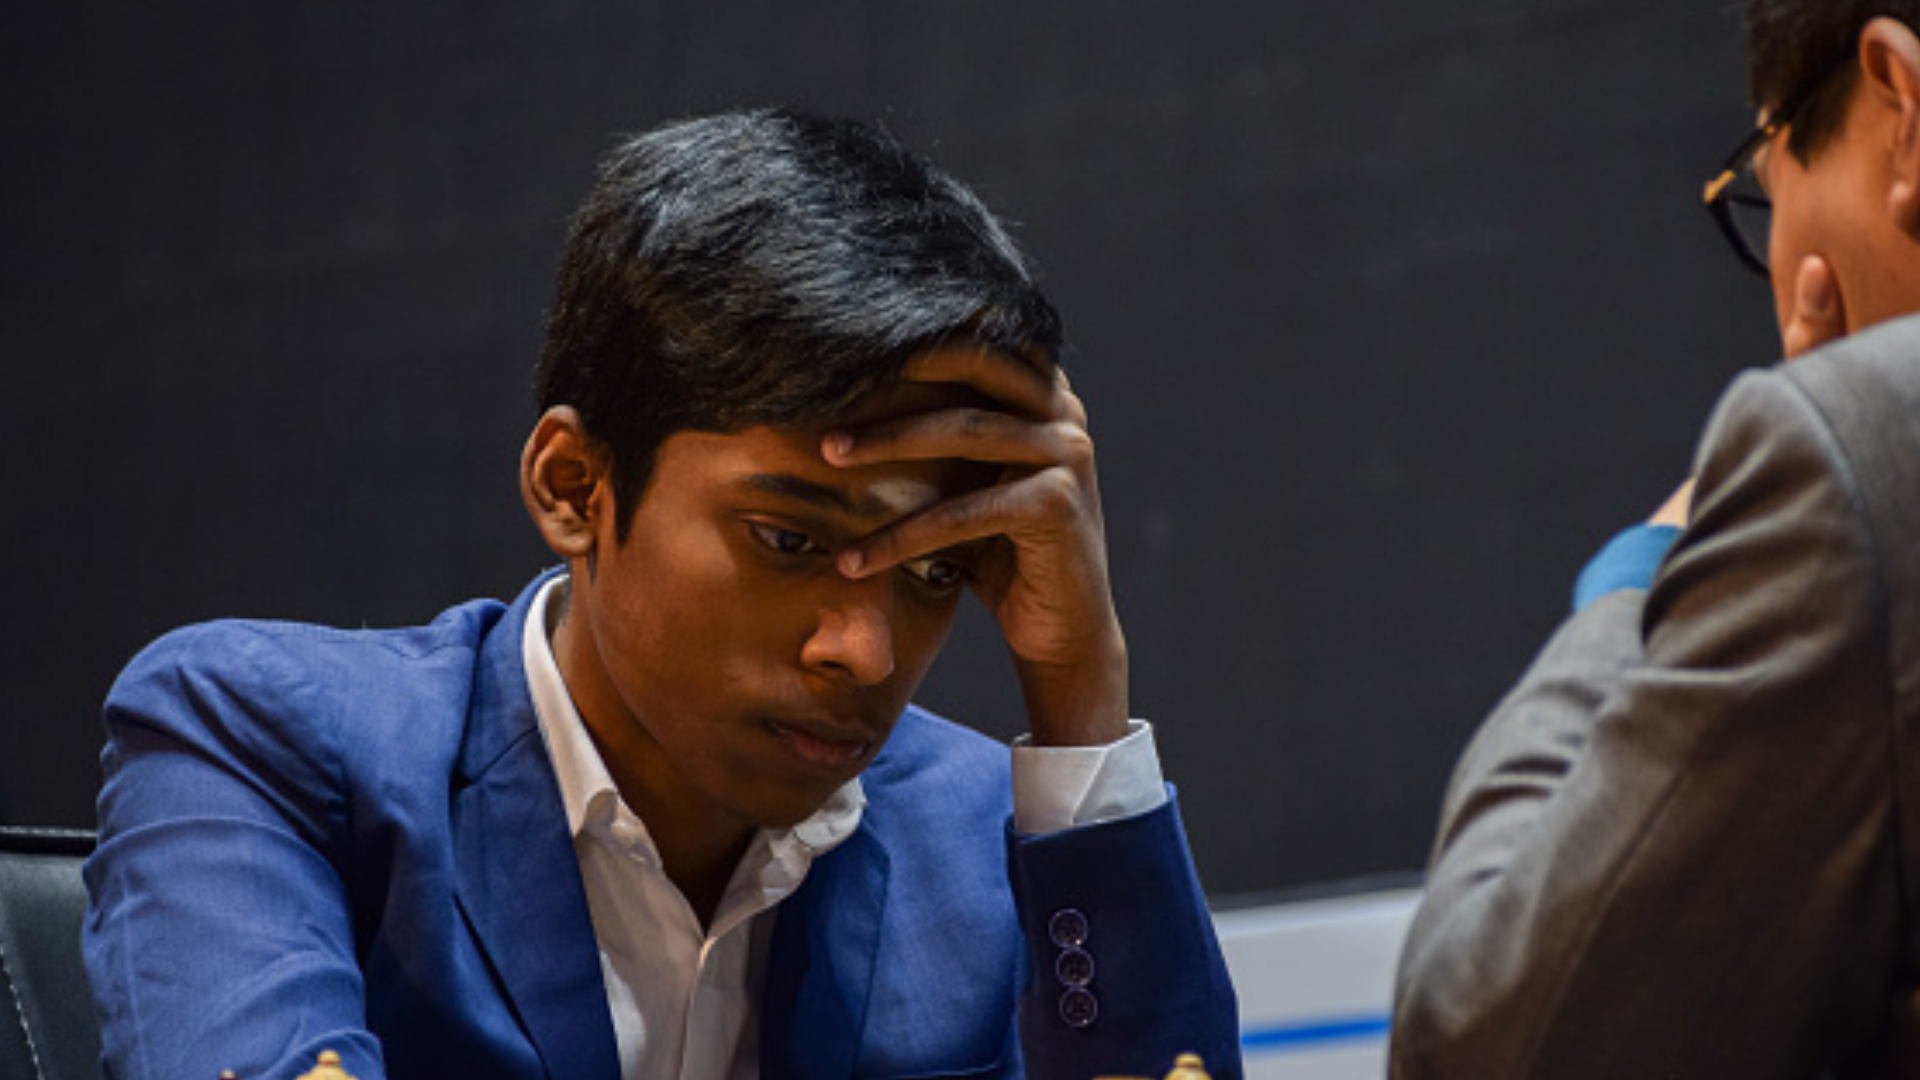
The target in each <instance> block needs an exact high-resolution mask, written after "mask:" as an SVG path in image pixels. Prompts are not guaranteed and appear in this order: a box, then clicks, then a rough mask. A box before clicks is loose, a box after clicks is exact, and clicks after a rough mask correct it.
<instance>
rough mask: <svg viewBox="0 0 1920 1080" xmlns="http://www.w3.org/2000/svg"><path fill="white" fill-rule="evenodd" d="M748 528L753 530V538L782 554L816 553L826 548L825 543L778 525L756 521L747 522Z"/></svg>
mask: <svg viewBox="0 0 1920 1080" xmlns="http://www.w3.org/2000/svg"><path fill="white" fill-rule="evenodd" d="M748 528H750V529H751V530H752V531H753V538H754V539H756V540H758V541H760V543H761V544H762V545H764V546H766V547H767V548H769V549H771V550H773V551H777V552H779V553H780V554H782V555H817V554H819V553H821V552H824V551H826V550H827V548H826V545H824V544H822V543H820V542H819V541H818V540H815V539H814V538H813V537H811V536H808V535H807V534H806V533H803V532H795V531H794V530H792V529H783V528H781V527H780V526H778V525H768V524H766V523H765V522H759V521H756V522H751V523H749V524H748Z"/></svg>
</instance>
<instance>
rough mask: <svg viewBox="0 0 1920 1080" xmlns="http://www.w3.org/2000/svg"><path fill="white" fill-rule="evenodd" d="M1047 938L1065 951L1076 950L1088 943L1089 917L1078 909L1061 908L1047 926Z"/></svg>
mask: <svg viewBox="0 0 1920 1080" xmlns="http://www.w3.org/2000/svg"><path fill="white" fill-rule="evenodd" d="M1047 936H1048V937H1051V938H1052V939H1053V943H1054V944H1055V945H1058V946H1060V947H1061V948H1063V949H1075V948H1079V947H1080V946H1082V945H1085V944H1086V943H1087V917H1086V916H1085V915H1083V914H1081V913H1080V911H1079V910H1078V909H1076V908H1061V909H1060V910H1059V911H1056V912H1054V913H1053V921H1052V922H1049V923H1048V924H1047Z"/></svg>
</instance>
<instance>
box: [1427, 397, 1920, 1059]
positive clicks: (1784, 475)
mask: <svg viewBox="0 0 1920 1080" xmlns="http://www.w3.org/2000/svg"><path fill="white" fill-rule="evenodd" d="M1699 476H1700V481H1699V488H1698V494H1697V497H1696V503H1695V513H1694V518H1693V522H1692V523H1691V524H1690V525H1689V527H1688V529H1687V530H1686V531H1685V533H1684V534H1683V535H1682V537H1681V538H1680V540H1679V542H1678V543H1677V545H1676V547H1675V549H1674V551H1673V553H1672V555H1671V557H1670V558H1669V560H1668V562H1667V563H1666V565H1665V567H1664V568H1663V570H1662V572H1661V574H1660V576H1659V578H1658V579H1657V580H1656V582H1655V583H1654V586H1653V588H1652V590H1651V592H1641V591H1627V592H1615V593H1612V594H1610V595H1608V596H1605V597H1603V598H1601V599H1599V600H1598V601H1596V602H1594V603H1593V604H1592V605H1590V606H1589V607H1587V608H1586V609H1584V610H1583V611H1581V612H1580V613H1579V614H1578V615H1576V616H1575V617H1574V618H1573V619H1571V620H1570V621H1569V622H1568V623H1567V624H1566V625H1564V626H1563V627H1562V628H1561V630H1560V631H1559V632H1558V633H1557V634H1556V635H1555V637H1554V638H1553V639H1552V641H1550V642H1549V644H1548V645H1547V646H1546V648H1545V650H1544V651H1543V652H1542V653H1541V655H1540V656H1539V657H1538V659H1537V660H1536V661H1535V662H1534V664H1533V666H1532V667H1531V669H1530V670H1529V671H1528V672H1527V674H1526V675H1525V676H1524V677H1523V678H1522V679H1521V681H1520V683H1519V684H1518V685H1517V686H1516V688H1515V689H1514V690H1513V691H1512V692H1511V693H1510V694H1509V695H1508V696H1507V698H1506V699H1505V700H1504V701H1503V702H1501V704H1500V705H1499V706H1498V707H1497V709H1496V710H1495V712H1494V713H1493V715H1492V716H1491V717H1490V718H1489V719H1488V720H1487V722H1486V724H1485V725H1484V726H1483V727H1482V729H1481V730H1480V732H1479V733H1478V735H1477V736H1476V737H1475V739H1474V740H1473V742H1472V744H1471V745H1470V747H1469V748H1468V750H1467V752H1466V754H1465V755H1464V757H1463V759H1462V760H1461V762H1460V764H1459V767H1458V769H1457V771H1456V773H1455V776H1454V779H1453V782H1452V784H1451V786H1450V788H1449V791H1448V794H1447V798H1446V802H1445V806H1444V809H1443V815H1442V821H1441V827H1440V835H1439V839H1438V842H1437V847H1436V851H1435V855H1434V860H1433V863H1432V866H1431V868H1430V874H1429V880H1428V887H1427V894H1426V897H1425V899H1424V901H1423V904H1422V906H1421V909H1420V911H1419V913H1418V915H1417V916H1416V918H1415V921H1414V924H1413V926H1412V929H1411V931H1410V934H1409V937H1408V941H1407V944H1406V947H1405V950H1404V952H1403V954H1402V959H1401V967H1400V973H1399V985H1398V988H1397V1008H1396V1019H1395V1031H1394V1035H1393V1046H1392V1069H1393V1074H1394V1075H1395V1076H1396V1077H1401V1078H1408V1080H1416V1078H1454V1077H1458V1078H1466V1077H1474V1078H1479V1077H1488V1076H1500V1077H1554V1078H1556V1080H1578V1078H1582V1077H1622V1076H1636V1077H1637V1076H1743V1077H1783V1078H1784V1077H1793V1078H1799V1077H1805V1076H1808V1075H1811V1074H1812V1073H1813V1072H1815V1071H1816V1070H1817V1068H1818V1067H1819V1066H1820V1065H1821V1064H1822V1063H1823V1059H1824V1058H1825V1057H1826V1055H1828V1054H1829V1053H1832V1052H1833V1051H1834V1049H1835V1048H1846V1047H1850V1046H1857V1045H1859V1044H1860V1043H1861V1042H1862V1041H1863V1040H1865V1039H1867V1038H1868V1037H1869V1036H1870V1035H1871V1033H1872V1032H1873V1030H1874V1028H1875V1027H1876V1026H1877V1024H1878V1021H1879V1012H1880V1009H1881V1003H1882V1001H1883V999H1884V995H1885V992H1886V991H1885V988H1886V986H1887V985H1888V982H1889V979H1890V972H1889V968H1890V966H1891V965H1892V963H1893V962H1894V957H1895V956H1896V955H1897V945H1896V943H1897V940H1898V938H1897V935H1898V933H1899V923H1900V919H1899V911H1898V899H1897V896H1898V892H1897V883H1896V868H1895V861H1896V860H1895V852H1894V850H1893V849H1892V846H1891V840H1890V833H1891V829H1890V824H1891V817H1892V815H1893V813H1894V807H1893V806H1892V803H1891V799H1892V796H1891V792H1890V785H1889V777H1890V769H1891V765H1890V763H1889V756H1890V752H1891V746H1890V743H1889V739H1890V732H1889V723H1888V717H1889V708H1890V693H1891V690H1890V682H1889V679H1890V676H1889V665H1888V661H1887V655H1888V654H1887V649H1886V645H1885V641H1884V632H1885V631H1884V621H1883V619H1882V618H1881V617H1880V611H1881V608H1880V606H1879V605H1878V603H1877V599H1876V598H1877V597H1878V596H1879V595H1880V591H1879V590H1880V585H1879V581H1878V571H1877V569H1876V566H1877V564H1878V558H1879V557H1878V554H1877V553H1876V551H1875V550H1874V548H1873V543H1872V541H1871V539H1870V538H1869V532H1868V529H1867V526H1866V524H1865V522H1864V521H1863V519H1862V517H1861V507H1860V502H1861V500H1860V499H1859V497H1858V493H1857V491H1856V490H1855V486H1854V482H1853V478H1852V476H1851V473H1850V471H1849V466H1848V463H1847V460H1846V458H1845V455H1844V454H1843V453H1842V452H1841V451H1840V448H1839V444H1838V442H1837V441H1836V440H1835V438H1834V436H1833V433H1832V431H1831V430H1830V429H1829V428H1828V426H1827V425H1826V423H1825V422H1824V420H1823V418H1822V416H1821V415H1820V413H1819V410H1817V409H1816V408H1815V407H1814V406H1813V405H1812V403H1811V402H1810V401H1809V399H1808V398H1807V397H1806V396H1805V394H1804V393H1803V392H1802V391H1801V389H1800V388H1799V387H1798V386H1797V385H1795V383H1794V381H1793V380H1792V379H1790V378H1788V377H1787V376H1786V375H1784V374H1783V373H1781V372H1771V373H1763V374H1754V375H1749V376H1746V377H1744V378H1743V379H1741V380H1740V381H1739V382H1737V383H1736V384H1735V386H1734V387H1733V388H1732V389H1731V390H1730V391H1729V394H1728V396H1727V399H1726V400H1725V401H1724V402H1723V403H1722V406H1721V409H1720V410H1719V412H1718V414H1717V416H1716V419H1715V421H1714V423H1713V424H1712V425H1711V426H1710V428H1709V431H1708V435H1707V437H1706V439H1705V441H1704V443H1703V451H1702V457H1701V468H1700V470H1699Z"/></svg>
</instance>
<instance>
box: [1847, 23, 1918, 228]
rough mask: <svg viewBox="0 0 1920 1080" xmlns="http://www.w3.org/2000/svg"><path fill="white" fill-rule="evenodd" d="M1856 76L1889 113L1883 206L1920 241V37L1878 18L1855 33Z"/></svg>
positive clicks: (1899, 24) (1899, 25)
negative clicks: (1857, 52)
mask: <svg viewBox="0 0 1920 1080" xmlns="http://www.w3.org/2000/svg"><path fill="white" fill-rule="evenodd" d="M1860 74H1861V78H1862V79H1863V80H1864V81H1865V83H1866V88H1867V90H1868V92H1869V93H1871V94H1873V95H1874V96H1875V97H1876V98H1878V99H1879V100H1880V102H1881V104H1882V105H1883V107H1885V108H1887V109H1889V110H1891V111H1892V125H1893V126H1892V127H1891V129H1890V130H1889V137H1888V140H1887V147H1886V150H1887V166H1888V177H1887V179H1888V186H1887V208H1888V209H1889V210H1890V211H1891V212H1892V214H1893V217H1894V221H1895V222H1896V223H1897V224H1898V225H1899V226H1900V228H1902V229H1903V230H1905V231H1906V232H1907V233H1908V235H1911V236H1915V237H1917V238H1920V37H1916V36H1915V35H1914V32H1913V29H1912V28H1911V27H1909V26H1907V24H1906V23H1903V22H1901V21H1900V20H1898V19H1894V18H1889V17H1886V16H1882V17H1880V18H1876V19H1872V20H1870V21H1868V23H1867V25H1866V26H1865V27H1864V28H1862V29H1861V31H1860Z"/></svg>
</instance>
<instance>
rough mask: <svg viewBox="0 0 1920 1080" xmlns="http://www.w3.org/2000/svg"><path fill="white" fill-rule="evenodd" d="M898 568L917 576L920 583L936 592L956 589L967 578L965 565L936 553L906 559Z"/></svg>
mask: <svg viewBox="0 0 1920 1080" xmlns="http://www.w3.org/2000/svg"><path fill="white" fill-rule="evenodd" d="M900 569H902V570H905V571H906V572H907V573H909V574H912V575H913V576H914V577H916V578H919V579H920V582H921V583H922V584H924V585H926V586H927V587H928V588H930V589H933V590H935V591H937V592H948V591H951V590H953V589H957V588H959V587H960V586H961V585H962V584H963V583H965V582H966V580H967V568H966V567H965V566H963V565H961V564H960V563H959V562H957V561H955V560H953V559H948V558H942V557H941V556H938V555H922V556H921V557H920V558H918V559H908V560H907V561H906V562H903V563H901V564H900Z"/></svg>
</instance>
